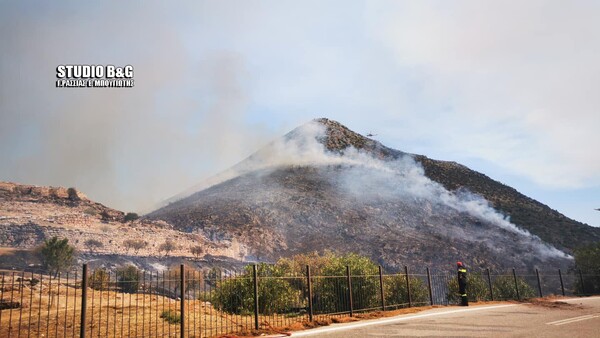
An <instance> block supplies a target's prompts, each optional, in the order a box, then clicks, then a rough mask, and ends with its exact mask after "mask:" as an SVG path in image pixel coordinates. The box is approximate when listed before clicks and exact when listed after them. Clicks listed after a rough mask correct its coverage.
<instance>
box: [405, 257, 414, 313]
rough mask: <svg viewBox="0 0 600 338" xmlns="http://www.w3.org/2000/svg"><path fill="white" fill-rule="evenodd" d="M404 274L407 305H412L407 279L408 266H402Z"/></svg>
mask: <svg viewBox="0 0 600 338" xmlns="http://www.w3.org/2000/svg"><path fill="white" fill-rule="evenodd" d="M404 276H405V277H406V293H407V295H408V307H412V296H411V294H410V280H409V279H408V266H406V265H405V266H404Z"/></svg>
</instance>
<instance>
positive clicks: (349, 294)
mask: <svg viewBox="0 0 600 338" xmlns="http://www.w3.org/2000/svg"><path fill="white" fill-rule="evenodd" d="M346 278H347V280H348V303H349V304H350V317H352V315H353V312H354V311H353V304H352V278H351V277H350V266H349V265H346Z"/></svg>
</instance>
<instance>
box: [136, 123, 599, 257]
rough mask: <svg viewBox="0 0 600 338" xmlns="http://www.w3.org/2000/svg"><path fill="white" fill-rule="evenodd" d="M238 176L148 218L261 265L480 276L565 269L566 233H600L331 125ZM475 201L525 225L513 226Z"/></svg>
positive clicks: (502, 189)
mask: <svg viewBox="0 0 600 338" xmlns="http://www.w3.org/2000/svg"><path fill="white" fill-rule="evenodd" d="M234 168H238V169H239V168H243V170H239V174H238V175H231V173H230V176H231V177H233V178H230V179H227V180H224V181H223V182H221V183H218V184H215V185H213V186H211V187H209V188H207V189H204V190H201V191H198V192H196V193H194V194H192V195H190V196H188V197H186V198H183V199H181V200H179V201H177V202H174V203H171V204H169V205H168V206H166V207H163V208H161V209H159V210H156V211H154V212H152V213H150V214H149V215H147V216H146V217H148V218H151V219H161V220H165V221H167V222H169V223H171V224H173V225H174V226H175V227H177V228H179V229H181V230H183V231H186V232H199V233H202V234H203V235H204V236H206V237H207V238H209V239H210V240H220V241H223V240H232V241H233V240H235V241H238V242H240V243H242V244H243V245H244V246H245V247H246V248H247V252H246V256H249V257H250V258H254V259H259V260H272V259H276V258H277V257H280V256H289V255H292V254H295V253H300V252H307V251H313V250H317V251H323V250H334V251H340V252H347V251H352V252H358V253H361V254H363V255H367V256H369V257H371V258H373V259H374V260H376V261H379V262H380V263H382V264H385V265H387V266H389V267H400V266H402V265H404V264H408V265H412V266H415V265H419V264H432V265H445V266H447V264H451V262H453V261H455V260H456V259H462V260H465V261H467V262H469V263H470V264H471V265H472V266H482V267H483V266H486V267H511V266H516V267H532V266H536V265H542V264H548V263H552V264H557V265H562V266H564V265H568V264H569V263H570V260H569V259H568V258H565V256H564V254H563V253H561V252H559V251H558V250H556V249H554V248H552V247H551V246H552V245H556V246H557V247H559V248H567V249H570V248H572V247H574V246H575V242H576V239H569V240H565V239H563V240H562V241H560V240H558V238H559V237H560V234H561V233H562V232H563V231H570V232H573V233H577V236H578V237H577V238H584V237H586V236H587V237H588V240H591V239H590V238H589V237H590V236H598V233H597V232H595V231H594V230H595V229H591V228H590V227H587V226H585V225H583V224H580V223H577V222H575V221H573V220H569V219H567V218H566V217H564V216H562V215H560V214H558V215H557V214H554V211H552V210H551V209H549V208H548V207H546V206H543V205H541V204H540V203H538V202H535V201H533V200H530V199H528V198H527V197H525V196H523V195H521V194H519V193H518V192H516V191H515V190H514V189H511V188H509V187H506V186H504V185H502V184H501V183H498V182H495V181H493V180H491V179H489V178H487V177H486V176H485V175H482V174H479V173H477V172H474V171H471V170H469V169H467V168H465V167H463V166H460V165H458V164H454V163H449V162H442V161H435V160H431V159H428V158H426V157H424V156H419V155H410V154H406V153H403V152H401V151H398V150H394V149H391V148H388V147H385V146H384V145H382V144H381V143H379V142H377V141H374V140H371V139H368V138H366V137H363V136H361V135H359V134H357V133H354V132H352V131H351V130H349V129H348V128H346V127H344V126H342V125H341V124H339V123H337V122H335V121H331V120H327V119H320V120H316V121H314V122H313V123H309V124H307V125H306V126H303V127H300V128H297V129H296V130H294V131H292V132H290V133H288V134H287V135H286V136H284V137H283V138H282V140H278V141H275V142H274V143H273V144H271V145H269V146H267V147H266V148H265V149H262V150H260V151H259V152H257V153H256V154H254V155H252V156H251V157H250V158H249V159H247V160H245V161H244V162H242V163H240V164H238V165H237V166H236V167H234ZM473 193H475V194H478V195H481V196H483V197H485V198H486V199H487V200H488V201H490V203H493V204H492V205H493V206H494V207H496V208H497V209H498V210H499V211H500V212H501V213H502V214H504V215H509V216H511V219H513V218H516V219H517V220H521V221H523V222H524V223H517V225H518V227H515V225H514V224H511V223H510V222H508V221H507V220H505V219H504V218H503V215H502V214H500V213H498V212H496V210H494V209H492V208H491V206H490V204H489V203H488V201H486V200H485V199H483V198H481V197H480V196H478V195H475V194H473ZM500 202H504V203H505V204H501V203H500ZM525 202H528V203H529V204H531V205H533V206H536V207H539V208H541V211H539V210H538V211H537V213H536V214H534V215H533V217H531V218H527V215H528V213H529V212H531V210H536V209H527V208H524V207H523V205H529V204H526V203H525ZM502 207H504V209H502ZM535 217H540V218H539V221H537V222H535V223H534V222H533V221H532V220H533V219H536V218H535ZM541 224H549V225H546V226H541ZM558 227H561V228H558ZM565 227H566V228H567V229H568V230H565ZM546 228H551V229H546ZM523 229H526V230H530V231H531V233H533V235H537V234H538V233H539V235H540V237H542V236H543V237H542V239H545V240H546V241H547V243H545V242H544V241H543V240H540V238H538V237H536V236H532V235H530V234H529V233H527V231H524V230H523ZM565 237H566V235H565ZM596 238H597V237H596ZM548 243H549V244H550V245H548ZM571 244H572V245H571Z"/></svg>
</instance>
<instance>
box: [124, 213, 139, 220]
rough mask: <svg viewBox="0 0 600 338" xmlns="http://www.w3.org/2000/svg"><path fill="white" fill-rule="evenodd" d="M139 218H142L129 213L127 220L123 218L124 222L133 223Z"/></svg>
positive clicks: (126, 216)
mask: <svg viewBox="0 0 600 338" xmlns="http://www.w3.org/2000/svg"><path fill="white" fill-rule="evenodd" d="M138 218H140V216H139V215H138V214H136V213H135V212H128V213H127V214H126V215H125V218H123V221H124V222H133V221H135V220H136V219H138Z"/></svg>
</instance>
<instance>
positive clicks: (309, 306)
mask: <svg viewBox="0 0 600 338" xmlns="http://www.w3.org/2000/svg"><path fill="white" fill-rule="evenodd" d="M306 282H307V285H308V320H309V321H311V322H312V321H313V301H312V299H313V296H312V281H311V278H310V266H308V265H307V266H306Z"/></svg>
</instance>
